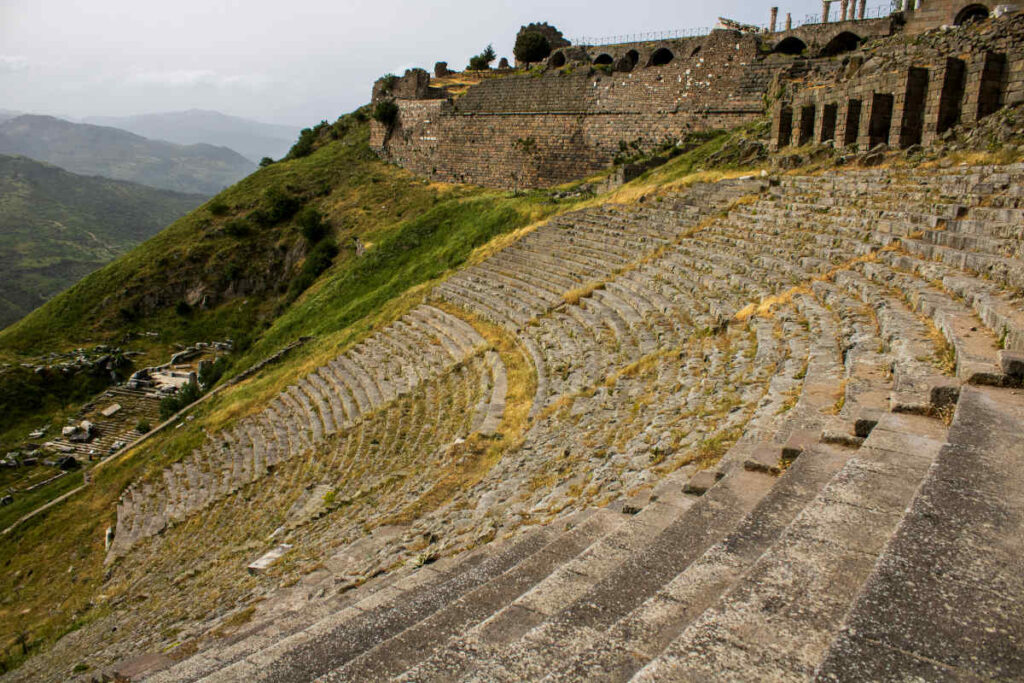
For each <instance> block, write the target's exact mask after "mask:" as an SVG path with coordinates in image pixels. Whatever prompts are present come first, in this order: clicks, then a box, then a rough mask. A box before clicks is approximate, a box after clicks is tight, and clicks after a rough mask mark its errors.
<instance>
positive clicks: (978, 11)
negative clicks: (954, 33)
mask: <svg viewBox="0 0 1024 683" xmlns="http://www.w3.org/2000/svg"><path fill="white" fill-rule="evenodd" d="M988 18H989V11H988V7H985V5H981V4H974V5H968V6H967V7H964V8H963V9H962V10H960V11H959V12H957V14H956V19H955V20H954V21H953V23H954V24H955V25H957V26H963V25H964V24H968V23H971V22H974V21H984V20H985V19H988Z"/></svg>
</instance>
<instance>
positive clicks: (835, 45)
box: [772, 31, 864, 57]
mask: <svg viewBox="0 0 1024 683" xmlns="http://www.w3.org/2000/svg"><path fill="white" fill-rule="evenodd" d="M863 42H864V39H863V38H861V37H860V36H858V35H857V34H856V33H853V32H851V31H843V32H842V33H840V34H839V35H837V36H835V37H834V38H832V40H830V41H828V42H827V43H825V46H824V47H822V48H821V50H819V51H818V54H817V55H816V56H818V57H835V56H836V55H840V54H843V53H844V52H851V51H853V50H856V49H857V48H858V47H860V45H861V43H863ZM806 51H807V43H805V42H804V41H802V40H800V39H799V38H797V37H796V36H788V37H786V38H784V39H782V40H780V41H779V42H778V43H776V45H775V47H774V48H772V52H773V53H775V54H781V55H794V56H795V55H802V54H804V53H805V52H806Z"/></svg>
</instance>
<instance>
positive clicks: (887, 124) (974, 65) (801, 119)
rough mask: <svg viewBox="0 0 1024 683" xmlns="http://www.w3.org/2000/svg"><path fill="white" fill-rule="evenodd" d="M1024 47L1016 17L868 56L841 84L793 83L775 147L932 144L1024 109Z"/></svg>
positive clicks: (1023, 30)
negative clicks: (964, 126) (960, 128)
mask: <svg viewBox="0 0 1024 683" xmlns="http://www.w3.org/2000/svg"><path fill="white" fill-rule="evenodd" d="M1022 47H1024V16H1019V17H1014V18H1012V19H1010V18H1006V19H999V20H992V21H987V22H984V23H983V24H979V25H976V26H971V27H965V28H959V29H954V30H952V31H942V32H935V33H929V34H925V35H924V36H921V38H919V39H916V40H914V41H910V42H907V43H905V44H904V45H903V46H902V47H900V48H899V49H892V48H890V49H885V50H881V49H880V50H878V51H877V52H867V53H866V54H864V55H861V56H859V57H857V60H856V62H855V63H852V64H851V67H852V68H850V69H849V70H848V71H847V73H846V74H844V75H843V76H842V77H841V78H839V79H836V80H831V81H821V80H814V79H812V80H810V81H809V82H805V83H802V84H799V85H794V87H793V88H792V90H791V92H792V94H791V96H790V97H788V98H787V99H786V100H785V101H783V102H780V103H778V104H777V105H776V107H775V111H774V113H773V141H772V143H773V147H774V148H775V149H780V148H782V147H786V146H789V145H794V146H799V145H803V144H807V143H809V142H814V143H821V142H826V141H828V140H834V141H835V143H836V144H837V145H851V144H856V145H858V146H859V147H860V148H861V149H865V148H870V147H874V146H875V145H878V144H882V143H884V144H887V145H889V146H891V147H903V148H905V147H910V146H912V145H916V144H927V143H929V142H931V141H933V140H934V139H935V138H936V137H937V136H939V135H942V134H943V133H944V132H945V131H946V130H948V129H950V128H952V127H953V126H955V125H957V124H959V123H973V122H975V121H977V120H978V119H980V118H984V117H985V116H988V115H989V114H992V113H994V112H995V111H998V110H999V109H1000V108H1001V107H1003V106H1007V105H1016V104H1021V103H1024V50H1022ZM832 111H834V112H835V121H836V125H835V127H834V128H833V127H832V126H831V125H830V124H831V113H830V112H832ZM808 121H809V122H810V124H809V126H808ZM808 127H809V129H808Z"/></svg>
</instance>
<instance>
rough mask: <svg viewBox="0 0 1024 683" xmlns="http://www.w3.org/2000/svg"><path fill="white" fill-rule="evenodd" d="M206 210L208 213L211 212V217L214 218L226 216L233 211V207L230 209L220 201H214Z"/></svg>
mask: <svg viewBox="0 0 1024 683" xmlns="http://www.w3.org/2000/svg"><path fill="white" fill-rule="evenodd" d="M206 209H207V211H209V212H210V215H212V216H226V215H227V214H228V212H229V211H231V207H229V206H228V205H227V204H225V203H224V202H222V201H221V200H219V199H214V200H213V201H212V202H210V204H209V206H207V207H206Z"/></svg>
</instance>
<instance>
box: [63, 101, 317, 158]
mask: <svg viewBox="0 0 1024 683" xmlns="http://www.w3.org/2000/svg"><path fill="white" fill-rule="evenodd" d="M83 123H87V124H92V125H100V126H110V127H114V128H119V129H121V130H126V131H128V132H130V133H135V134H136V135H141V136H143V137H146V138H149V139H152V140H165V141H167V142H172V143H175V144H179V145H190V144H199V143H207V144H212V145H218V146H222V147H227V148H229V149H232V150H234V151H236V152H238V153H239V154H241V155H242V156H244V157H246V158H247V159H249V160H250V161H254V162H258V161H259V160H260V159H262V158H263V157H271V158H273V159H279V158H281V157H283V156H284V155H285V154H286V153H287V152H288V149H289V148H290V147H291V145H292V143H293V142H294V141H295V137H296V136H297V135H298V132H299V128H298V127H293V126H283V125H279V124H273V123H265V122H263V121H256V120H253V119H247V118H243V117H239V116H231V115H229V114H224V113H222V112H218V111H213V110H209V109H188V110H184V111H172V112H153V113H149V114H136V115H130V116H89V117H86V118H84V119H83Z"/></svg>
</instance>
